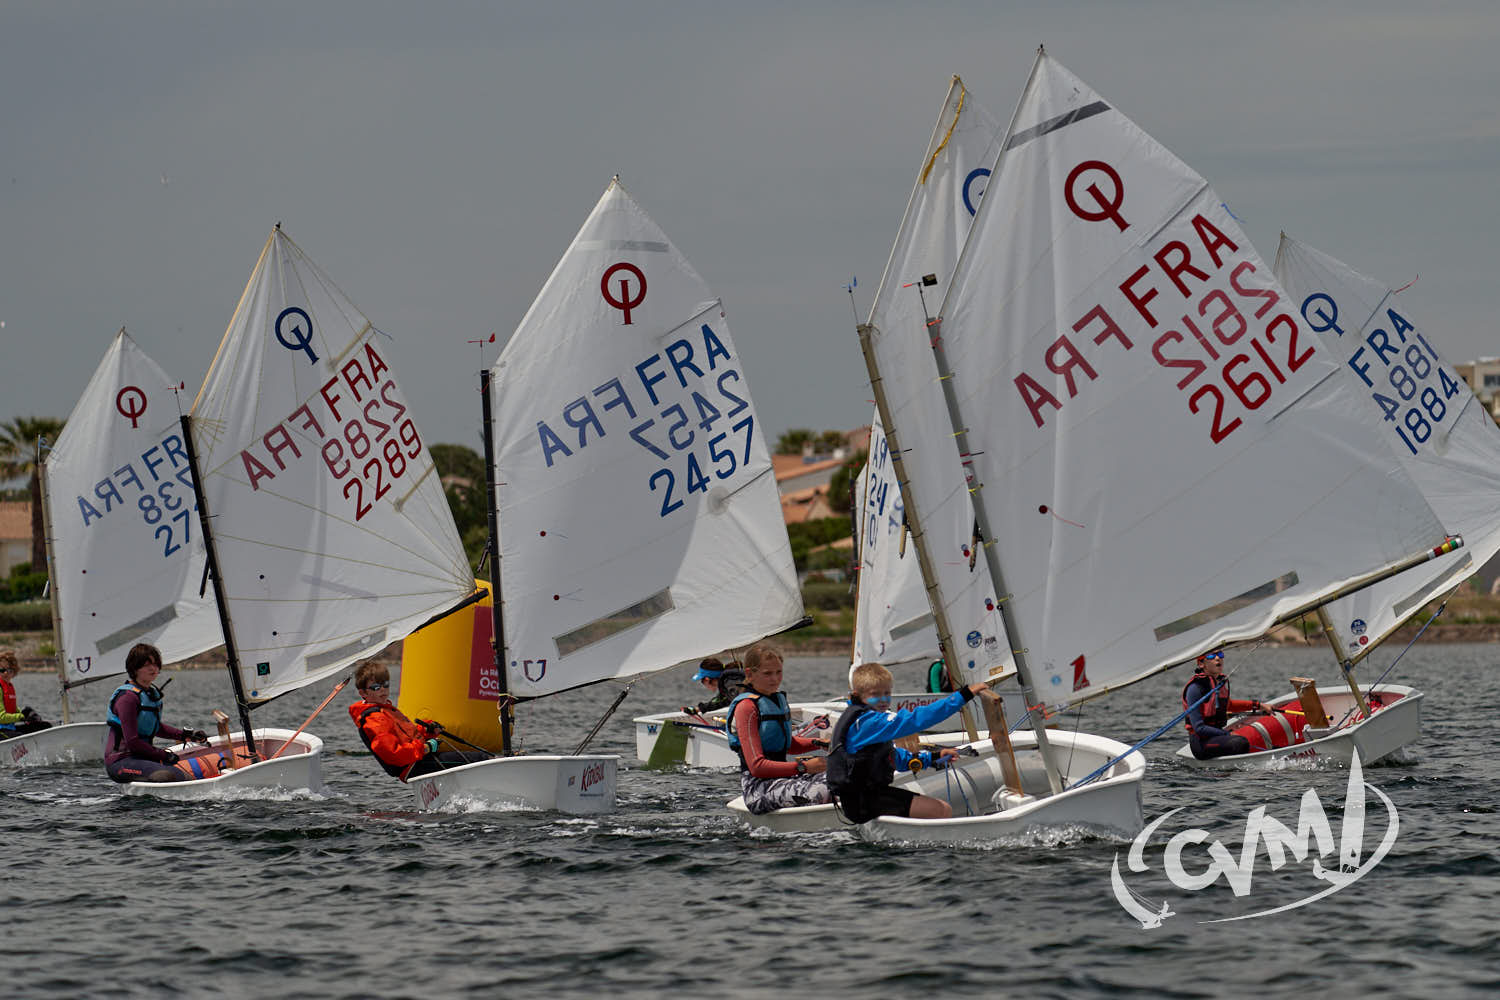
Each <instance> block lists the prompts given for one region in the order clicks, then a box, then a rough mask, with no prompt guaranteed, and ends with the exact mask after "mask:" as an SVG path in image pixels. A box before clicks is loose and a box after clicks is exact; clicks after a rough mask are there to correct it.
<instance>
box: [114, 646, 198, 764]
mask: <svg viewBox="0 0 1500 1000" xmlns="http://www.w3.org/2000/svg"><path fill="white" fill-rule="evenodd" d="M125 673H126V674H128V675H129V677H130V683H128V684H121V685H120V686H119V687H117V688H115V693H114V694H113V695H111V696H110V699H109V713H108V714H107V715H106V716H105V721H106V722H108V723H109V732H108V733H106V734H105V737H104V770H105V771H106V772H108V774H109V776H110V777H111V778H113V779H114V780H116V781H119V782H126V781H183V780H186V779H188V778H191V777H193V775H191V774H189V773H187V772H185V771H181V770H178V769H177V767H176V766H175V765H176V763H177V755H176V754H175V753H172V752H171V751H170V750H162V749H159V748H158V747H156V746H154V745H153V744H152V742H151V741H152V738H153V737H155V736H157V735H158V734H160V735H162V736H165V737H167V738H169V739H173V740H178V741H186V740H193V741H195V742H198V743H202V742H204V741H205V740H206V739H207V738H208V737H207V734H206V733H204V732H203V730H201V729H178V728H177V727H176V726H169V725H167V723H166V722H165V721H164V720H163V719H162V717H161V706H162V693H161V689H160V688H158V687H156V686H155V684H154V681H155V680H156V675H157V674H159V673H161V652H160V651H159V650H158V649H157V648H156V647H155V646H151V645H148V644H146V643H144V642H142V643H137V644H136V645H135V646H133V647H131V650H130V652H129V653H128V654H127V655H126V657H125Z"/></svg>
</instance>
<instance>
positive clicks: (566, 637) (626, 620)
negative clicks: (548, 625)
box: [552, 588, 677, 656]
mask: <svg viewBox="0 0 1500 1000" xmlns="http://www.w3.org/2000/svg"><path fill="white" fill-rule="evenodd" d="M676 607H677V605H676V604H674V603H673V602H672V591H671V589H670V588H668V589H667V590H662V591H659V592H657V593H655V594H652V595H651V596H650V597H648V598H646V599H645V600H643V601H637V602H636V603H634V604H632V605H631V606H630V607H628V608H624V609H622V610H620V611H616V612H615V613H614V614H612V615H605V616H604V617H603V618H600V619H598V620H597V621H591V622H589V623H588V624H587V625H583V626H580V627H579V628H575V629H574V630H573V631H571V632H565V633H563V634H562V635H559V636H556V637H555V638H554V639H553V640H552V641H553V642H555V643H557V655H558V656H567V655H568V654H569V653H576V652H578V651H579V650H580V649H583V648H584V647H585V646H591V645H593V644H594V643H596V642H603V641H604V640H605V639H608V638H609V637H610V636H612V635H614V634H615V633H617V632H623V631H625V630H626V629H628V628H634V627H635V626H637V625H640V624H643V623H645V622H648V621H650V620H651V619H653V618H660V617H661V616H662V615H664V614H666V613H667V612H668V611H671V610H673V609H674V608H676Z"/></svg>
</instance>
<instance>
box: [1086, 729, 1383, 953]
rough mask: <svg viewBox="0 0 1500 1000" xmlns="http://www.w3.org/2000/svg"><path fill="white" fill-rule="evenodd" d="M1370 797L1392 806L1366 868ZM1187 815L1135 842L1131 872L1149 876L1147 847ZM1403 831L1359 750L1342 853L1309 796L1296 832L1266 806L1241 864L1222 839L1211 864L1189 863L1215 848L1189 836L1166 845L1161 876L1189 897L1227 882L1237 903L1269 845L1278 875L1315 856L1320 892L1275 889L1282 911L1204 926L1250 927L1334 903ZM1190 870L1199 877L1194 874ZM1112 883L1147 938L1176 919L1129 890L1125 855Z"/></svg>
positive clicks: (1250, 830)
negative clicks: (1330, 899) (1328, 861)
mask: <svg viewBox="0 0 1500 1000" xmlns="http://www.w3.org/2000/svg"><path fill="white" fill-rule="evenodd" d="M1366 789H1369V790H1370V791H1371V792H1373V793H1374V794H1375V796H1376V797H1377V798H1378V799H1379V800H1380V801H1381V802H1383V803H1385V813H1386V817H1385V835H1384V836H1383V837H1382V838H1381V841H1380V843H1379V845H1377V846H1376V848H1375V850H1374V852H1373V853H1371V854H1370V855H1369V857H1367V858H1365V859H1364V860H1363V861H1361V860H1360V857H1361V855H1362V854H1363V852H1364V840H1365V790H1366ZM1183 808H1186V807H1184V806H1178V807H1177V808H1176V809H1173V810H1172V811H1171V812H1168V813H1166V814H1165V815H1162V816H1159V817H1157V818H1156V819H1154V820H1152V821H1151V823H1150V824H1148V825H1147V827H1146V828H1145V829H1144V830H1142V831H1141V832H1140V835H1139V836H1137V837H1136V838H1135V840H1134V841H1132V842H1131V845H1130V852H1129V854H1128V856H1127V863H1128V867H1129V870H1130V871H1131V872H1134V873H1137V874H1140V873H1144V872H1147V871H1149V870H1150V866H1149V865H1148V864H1147V862H1146V857H1145V854H1146V844H1147V842H1148V841H1149V840H1150V839H1151V837H1152V836H1153V835H1154V834H1155V833H1156V831H1157V830H1158V829H1159V828H1160V827H1161V825H1162V824H1163V823H1165V822H1166V821H1167V820H1168V819H1170V818H1171V817H1172V816H1173V815H1174V814H1175V813H1177V812H1178V811H1179V810H1181V809H1183ZM1398 825H1399V823H1398V818H1397V816H1396V806H1395V804H1394V803H1393V802H1391V800H1390V798H1389V797H1388V796H1387V795H1386V794H1385V793H1384V792H1382V791H1381V790H1380V789H1378V788H1376V787H1375V786H1374V785H1371V784H1369V783H1368V782H1366V781H1365V780H1364V772H1363V771H1362V770H1361V768H1360V763H1359V752H1358V751H1357V750H1356V751H1355V753H1354V758H1353V761H1352V762H1351V763H1350V765H1349V783H1348V786H1347V788H1346V790H1345V793H1344V816H1343V823H1342V826H1341V829H1340V831H1339V840H1338V843H1337V846H1335V843H1334V839H1333V829H1332V827H1331V825H1330V824H1329V821H1328V815H1327V813H1325V812H1324V810H1323V803H1322V801H1321V800H1319V798H1318V793H1317V791H1316V790H1314V789H1311V788H1309V789H1308V790H1307V791H1306V792H1303V793H1302V804H1301V808H1300V811H1299V813H1298V815H1297V825H1296V828H1295V830H1293V829H1291V828H1288V827H1287V826H1285V825H1284V824H1282V823H1281V822H1280V821H1279V820H1276V819H1274V818H1272V817H1270V816H1267V815H1266V807H1265V806H1256V807H1255V808H1254V809H1252V810H1251V811H1250V815H1249V816H1248V817H1247V818H1246V820H1245V836H1244V839H1243V840H1241V841H1240V852H1239V857H1238V859H1236V858H1235V856H1234V855H1233V854H1231V853H1230V852H1229V849H1228V848H1227V847H1225V846H1224V845H1223V844H1222V843H1221V842H1220V841H1219V840H1217V839H1215V840H1213V841H1212V842H1210V843H1209V844H1208V847H1207V849H1206V850H1205V851H1203V853H1204V854H1206V855H1207V858H1206V859H1205V858H1203V857H1201V856H1199V857H1196V858H1192V857H1189V858H1184V857H1183V855H1184V853H1186V851H1187V848H1189V847H1191V846H1196V845H1199V844H1202V843H1204V842H1205V841H1207V840H1208V838H1209V834H1208V831H1207V830H1199V829H1190V830H1183V831H1182V832H1181V833H1178V834H1175V835H1174V836H1173V837H1172V838H1171V839H1170V840H1168V841H1167V846H1166V849H1165V850H1164V851H1163V852H1162V872H1163V874H1165V875H1166V877H1167V880H1168V881H1169V882H1171V883H1172V885H1174V886H1176V887H1177V888H1178V889H1181V890H1183V891H1184V892H1198V891H1200V890H1203V889H1207V888H1209V887H1210V886H1212V885H1214V884H1215V883H1216V882H1218V881H1219V880H1220V879H1221V878H1222V879H1223V880H1224V881H1225V882H1226V883H1227V884H1228V885H1229V888H1230V890H1231V891H1232V892H1233V893H1234V896H1235V898H1236V899H1241V898H1244V897H1247V896H1249V895H1250V893H1251V890H1252V888H1253V880H1254V875H1255V864H1256V861H1257V860H1258V858H1259V855H1260V847H1261V845H1262V844H1264V845H1265V850H1266V858H1267V859H1268V860H1269V861H1270V863H1271V871H1273V872H1275V871H1280V870H1281V869H1282V868H1285V867H1287V866H1288V865H1289V864H1290V863H1291V860H1295V861H1297V862H1299V863H1302V862H1306V861H1307V860H1308V859H1309V856H1311V862H1312V863H1311V866H1310V868H1309V870H1308V874H1310V875H1311V876H1312V878H1313V879H1315V880H1317V882H1318V883H1322V886H1321V888H1319V887H1317V886H1316V884H1315V885H1314V886H1312V887H1311V889H1312V891H1310V892H1309V893H1308V894H1307V895H1305V896H1301V897H1300V898H1297V899H1292V900H1287V896H1288V895H1289V891H1288V889H1287V882H1286V880H1285V879H1281V880H1279V881H1278V882H1277V884H1276V887H1275V890H1274V892H1275V895H1274V896H1272V895H1270V893H1269V892H1268V893H1266V895H1267V897H1268V898H1270V899H1274V900H1275V901H1276V903H1277V904H1278V905H1276V906H1272V907H1269V908H1267V909H1262V910H1256V911H1254V912H1253V913H1240V914H1236V915H1233V916H1224V917H1215V918H1213V919H1210V920H1200V921H1199V923H1205V924H1217V923H1224V922H1226V921H1231V920H1249V919H1251V918H1252V917H1269V916H1271V915H1272V914H1276V913H1283V912H1285V911H1287V910H1295V909H1297V908H1298V907H1300V906H1306V905H1307V904H1308V903H1313V902H1316V901H1318V900H1320V899H1322V898H1323V897H1325V896H1331V895H1333V894H1334V893H1336V892H1338V891H1339V890H1340V889H1343V888H1344V887H1346V886H1349V885H1353V884H1354V883H1355V882H1358V881H1359V880H1360V879H1362V878H1364V877H1365V875H1367V874H1369V872H1370V870H1371V869H1372V868H1374V867H1375V866H1376V865H1378V864H1380V862H1381V860H1382V859H1384V858H1385V856H1386V854H1387V853H1388V852H1389V851H1390V849H1391V846H1392V845H1393V844H1395V843H1396V830H1397V827H1398ZM1314 847H1316V851H1314ZM1329 855H1336V860H1337V863H1336V864H1334V865H1332V866H1331V867H1330V866H1325V865H1324V864H1323V858H1325V857H1327V856H1329ZM1204 860H1207V862H1208V864H1207V867H1202V865H1203V861H1204ZM1189 867H1193V868H1197V869H1198V870H1196V871H1189V870H1188V869H1189ZM1109 881H1110V885H1111V887H1112V888H1113V889H1114V893H1115V900H1116V901H1117V902H1118V903H1119V904H1120V906H1121V907H1122V908H1123V909H1124V910H1125V912H1126V913H1128V914H1130V915H1131V916H1132V917H1134V918H1135V919H1137V920H1139V921H1140V922H1141V928H1142V929H1143V930H1151V929H1152V928H1154V927H1160V926H1161V925H1162V923H1163V922H1164V921H1165V920H1166V919H1167V918H1168V917H1172V916H1176V912H1175V911H1174V910H1173V909H1172V901H1171V900H1169V899H1163V900H1161V902H1159V903H1158V902H1156V901H1154V900H1152V899H1150V898H1148V897H1147V896H1145V895H1143V894H1142V893H1141V892H1139V891H1137V890H1136V889H1132V888H1131V887H1129V886H1127V885H1126V884H1125V880H1124V878H1123V877H1122V876H1121V874H1120V855H1119V853H1118V852H1116V854H1115V860H1114V865H1113V867H1112V868H1111V869H1110V873H1109ZM1179 905H1180V902H1179Z"/></svg>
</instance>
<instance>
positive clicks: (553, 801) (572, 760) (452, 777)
mask: <svg viewBox="0 0 1500 1000" xmlns="http://www.w3.org/2000/svg"><path fill="white" fill-rule="evenodd" d="M619 765H620V758H619V757H617V756H614V755H612V754H585V755H583V756H576V757H575V756H563V755H548V754H535V755H529V754H528V755H523V756H517V757H496V758H494V759H493V760H481V761H477V762H475V763H473V764H462V765H459V766H458V767H450V768H447V769H445V770H442V771H438V772H436V773H434V774H427V775H423V776H422V777H420V778H412V779H411V780H410V781H408V782H407V783H406V784H407V787H408V788H410V789H411V790H412V794H413V795H415V796H416V799H417V805H418V807H419V808H421V809H424V810H429V811H430V810H439V809H475V808H477V809H542V810H556V811H558V812H565V813H573V814H575V815H589V814H593V813H607V812H613V811H614V809H615V787H616V779H617V775H618V772H619Z"/></svg>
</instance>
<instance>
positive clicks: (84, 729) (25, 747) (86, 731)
mask: <svg viewBox="0 0 1500 1000" xmlns="http://www.w3.org/2000/svg"><path fill="white" fill-rule="evenodd" d="M108 732H109V726H107V725H105V724H104V723H102V722H75V723H73V724H71V725H67V726H53V727H51V728H50V729H42V730H39V731H37V732H34V733H27V734H25V735H24V736H12V737H11V738H10V739H8V740H0V766H4V767H41V766H42V765H45V764H98V763H100V762H101V761H103V760H104V736H105V734H106V733H108Z"/></svg>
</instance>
